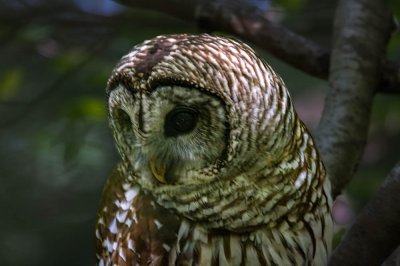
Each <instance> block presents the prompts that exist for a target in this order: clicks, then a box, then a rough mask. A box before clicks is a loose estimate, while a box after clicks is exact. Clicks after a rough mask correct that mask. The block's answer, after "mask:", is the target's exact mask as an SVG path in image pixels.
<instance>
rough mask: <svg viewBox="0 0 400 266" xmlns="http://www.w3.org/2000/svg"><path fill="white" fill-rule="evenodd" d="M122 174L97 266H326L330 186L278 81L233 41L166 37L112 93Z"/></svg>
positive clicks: (114, 180)
mask: <svg viewBox="0 0 400 266" xmlns="http://www.w3.org/2000/svg"><path fill="white" fill-rule="evenodd" d="M107 96H108V111H109V120H110V125H111V128H112V131H113V135H114V139H115V143H116V147H117V149H118V152H119V154H120V156H121V159H122V160H121V162H120V163H119V164H118V165H117V166H116V167H115V169H114V170H113V172H112V174H111V176H110V177H109V179H108V181H107V183H106V185H105V188H104V191H103V195H102V199H101V203H100V208H99V211H98V218H97V224H96V249H97V255H96V257H97V263H98V265H325V264H326V263H327V259H328V255H329V252H330V249H331V238H332V231H333V230H332V227H333V224H332V218H331V215H330V209H331V204H332V199H331V189H330V182H329V180H328V178H327V177H326V174H325V169H324V166H323V164H322V162H321V160H320V157H319V155H318V151H317V149H316V147H315V144H314V141H313V138H312V137H311V135H310V133H309V132H308V130H307V129H306V127H305V126H304V124H303V123H302V121H300V119H299V118H298V116H297V114H296V112H295V110H294V107H293V105H292V102H291V99H290V97H289V93H288V91H287V89H286V87H285V85H284V82H283V81H282V79H281V78H280V77H279V76H278V75H277V74H276V73H275V72H274V71H273V70H272V69H271V67H270V66H269V65H268V64H267V63H265V62H264V61H263V60H262V59H260V58H259V57H257V55H256V54H255V52H254V51H253V50H252V49H251V48H250V47H249V46H247V45H245V44H243V43H242V42H240V41H237V40H233V39H230V38H226V37H218V36H211V35H207V34H201V35H188V34H179V35H165V36H158V37H155V38H153V39H151V40H148V41H145V42H143V43H142V44H139V45H137V46H135V47H134V48H133V50H132V51H131V52H130V53H129V54H127V55H125V56H124V57H122V59H121V60H120V61H119V63H118V64H117V66H116V67H115V69H114V70H113V72H112V74H111V77H110V79H109V81H108V84H107Z"/></svg>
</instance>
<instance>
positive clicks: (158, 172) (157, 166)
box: [149, 159, 167, 184]
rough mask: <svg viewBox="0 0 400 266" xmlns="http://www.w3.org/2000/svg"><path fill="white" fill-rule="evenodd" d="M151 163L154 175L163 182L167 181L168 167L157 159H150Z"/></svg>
mask: <svg viewBox="0 0 400 266" xmlns="http://www.w3.org/2000/svg"><path fill="white" fill-rule="evenodd" d="M149 165H150V170H151V172H152V173H153V176H154V177H155V178H156V179H157V180H158V181H159V182H160V183H163V184H166V183H167V180H166V179H165V173H166V172H167V167H166V166H165V165H164V164H162V163H160V161H158V160H157V159H150V161H149Z"/></svg>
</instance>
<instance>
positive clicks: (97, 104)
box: [67, 97, 106, 120]
mask: <svg viewBox="0 0 400 266" xmlns="http://www.w3.org/2000/svg"><path fill="white" fill-rule="evenodd" d="M67 115H68V116H69V117H70V118H72V119H81V118H88V119H93V120H103V119H105V117H106V108H105V103H104V99H99V98H95V97H84V98H81V99H78V100H77V101H75V102H73V103H72V104H71V105H70V106H69V107H68V109H67Z"/></svg>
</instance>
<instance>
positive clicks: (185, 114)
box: [164, 106, 198, 137]
mask: <svg viewBox="0 0 400 266" xmlns="http://www.w3.org/2000/svg"><path fill="white" fill-rule="evenodd" d="M197 120H198V112H197V111H196V110H194V109H192V108H190V107H186V106H181V107H177V108H175V109H173V110H172V111H170V112H169V113H168V114H167V115H166V117H165V124H164V131H165V135H166V136H167V137H176V136H178V135H183V134H186V133H189V132H190V131H192V130H193V129H194V128H195V127H196V124H197Z"/></svg>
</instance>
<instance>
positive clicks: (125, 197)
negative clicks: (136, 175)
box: [96, 166, 179, 265]
mask: <svg viewBox="0 0 400 266" xmlns="http://www.w3.org/2000/svg"><path fill="white" fill-rule="evenodd" d="M178 227H179V221H178V218H177V217H176V216H175V215H173V214H172V213H170V212H169V211H167V210H166V209H163V208H161V207H160V206H159V205H157V204H156V203H155V202H154V201H153V199H152V198H151V196H149V195H146V194H145V193H144V192H143V191H141V190H140V189H139V188H138V187H137V186H135V184H134V183H132V181H128V179H127V177H126V176H125V175H124V172H123V168H122V167H121V166H118V167H116V168H115V169H114V170H113V172H112V174H111V176H110V177H109V179H108V181H107V183H106V185H105V188H104V191H103V196H102V201H101V203H100V208H99V211H98V217H97V224H96V250H97V262H98V265H110V264H111V265H115V264H117V265H136V264H138V265H168V260H169V253H170V252H174V251H171V248H172V247H173V246H174V243H175V242H176V233H177V231H178V229H179V228H178Z"/></svg>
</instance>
